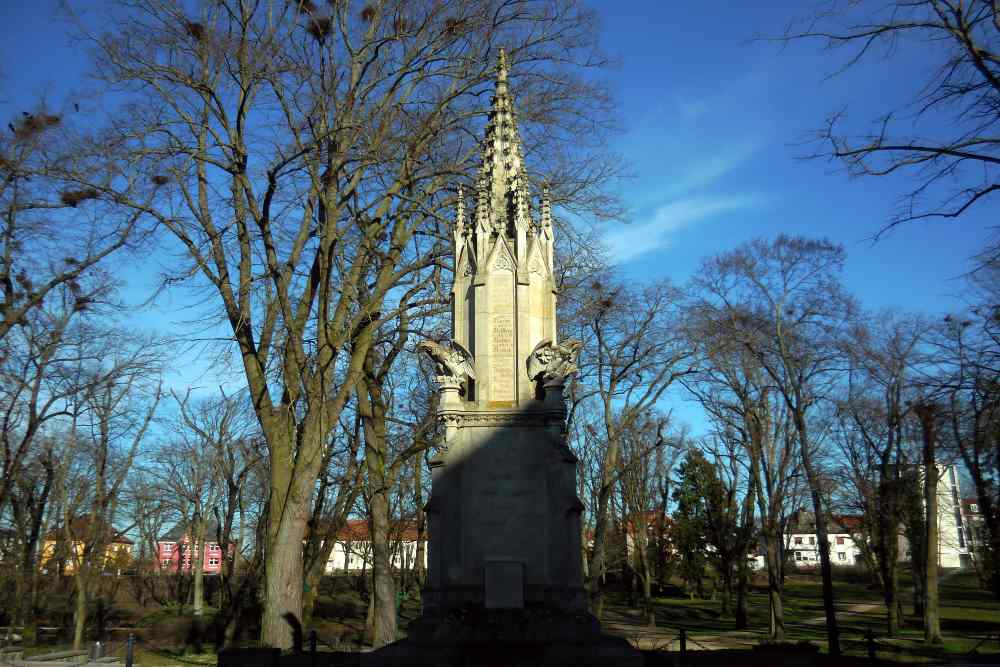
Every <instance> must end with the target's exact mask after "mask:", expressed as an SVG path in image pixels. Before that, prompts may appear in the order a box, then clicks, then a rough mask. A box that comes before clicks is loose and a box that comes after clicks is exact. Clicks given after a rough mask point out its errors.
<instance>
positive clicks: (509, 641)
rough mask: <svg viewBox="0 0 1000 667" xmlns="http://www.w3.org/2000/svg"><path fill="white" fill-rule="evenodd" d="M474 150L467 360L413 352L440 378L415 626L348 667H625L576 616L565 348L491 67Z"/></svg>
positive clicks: (577, 528) (505, 98)
mask: <svg viewBox="0 0 1000 667" xmlns="http://www.w3.org/2000/svg"><path fill="white" fill-rule="evenodd" d="M483 145H484V151H483V166H482V169H481V171H480V174H479V181H478V184H477V192H476V208H475V215H474V216H473V219H472V220H471V221H468V224H467V221H466V220H465V208H464V206H465V204H464V201H463V197H462V193H461V192H460V194H459V204H458V210H457V215H456V222H455V233H454V242H455V258H456V264H455V266H456V271H455V275H454V285H453V290H452V306H453V310H452V315H453V319H452V326H453V331H454V339H455V344H454V345H453V346H452V350H459V351H462V352H464V351H465V350H466V349H467V350H468V353H469V354H470V355H471V357H472V360H466V359H464V358H459V357H455V356H453V355H452V353H451V351H449V350H446V349H444V348H441V349H440V350H439V349H436V348H434V347H433V346H424V349H425V350H426V351H427V352H428V354H430V355H431V357H432V358H434V360H435V363H436V364H437V365H438V372H439V373H441V374H442V377H441V378H440V379H439V386H440V389H439V392H440V399H441V400H440V401H439V408H438V418H439V421H440V423H441V424H442V426H443V429H442V430H443V439H442V441H441V442H440V443H439V446H438V447H437V450H436V452H435V453H434V456H433V458H432V459H431V460H430V465H431V478H432V489H431V497H430V500H429V501H428V503H427V507H426V511H427V520H428V536H429V544H428V567H427V581H426V585H425V587H424V590H423V595H422V603H423V613H422V616H421V618H420V619H418V620H417V621H416V622H414V623H413V624H412V625H411V627H410V629H409V636H408V638H407V639H406V640H405V641H402V642H396V643H394V644H392V645H390V646H387V647H385V648H383V649H380V650H379V651H375V652H372V653H370V654H366V655H365V656H364V658H363V662H362V664H368V665H419V664H434V665H451V664H454V665H459V664H479V661H480V660H481V659H482V658H483V657H484V656H490V655H492V656H503V657H504V662H503V663H502V664H511V665H518V664H525V665H527V664H531V665H539V664H556V665H563V664H565V665H598V664H600V665H606V664H615V665H632V664H634V665H639V664H641V657H640V655H639V653H638V652H636V651H634V650H633V649H631V647H630V646H629V645H628V643H627V642H624V641H622V640H618V639H612V638H609V637H606V636H604V635H602V634H601V632H600V626H599V624H598V623H597V621H596V620H595V619H594V618H593V616H591V615H590V614H588V613H587V611H586V596H585V595H584V589H583V574H582V557H583V555H582V547H581V539H582V535H581V525H580V515H581V512H582V510H583V504H582V503H581V502H580V500H579V498H577V495H576V465H577V460H576V457H574V456H573V454H572V452H571V451H570V450H569V448H568V447H567V446H566V438H565V424H566V408H565V403H564V400H563V386H564V384H565V383H566V382H567V381H568V379H569V378H570V376H571V375H572V374H573V373H574V372H576V355H577V353H578V352H579V348H580V344H579V343H577V342H576V341H564V342H562V343H559V342H556V319H555V313H556V292H555V285H554V281H553V266H552V261H553V235H552V222H551V213H550V211H549V205H548V199H547V195H546V196H543V199H542V205H541V215H540V218H539V219H536V218H534V217H533V215H532V211H531V206H530V201H529V197H528V180H527V175H526V173H525V172H524V168H523V165H522V160H521V148H520V138H519V136H518V132H517V123H516V120H515V116H514V111H513V106H512V103H511V99H510V95H509V92H508V90H507V81H506V69H505V66H504V65H503V64H501V67H500V68H499V72H498V76H497V88H496V95H495V96H494V99H493V108H492V111H491V113H490V122H489V124H488V126H487V136H486V138H485V141H484V143H483ZM508 203H510V205H509V206H508ZM466 361H468V363H469V366H468V367H466V366H463V365H462V364H463V363H465V362H466ZM470 369H472V370H471V372H470ZM460 375H461V376H463V377H468V378H470V379H469V381H468V384H467V386H466V391H464V392H462V393H460V391H459V380H460V378H459V376H460Z"/></svg>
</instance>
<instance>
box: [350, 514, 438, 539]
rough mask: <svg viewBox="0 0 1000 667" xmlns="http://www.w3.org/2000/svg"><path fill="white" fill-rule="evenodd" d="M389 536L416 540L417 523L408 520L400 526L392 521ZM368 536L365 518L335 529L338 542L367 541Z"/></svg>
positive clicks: (351, 521)
mask: <svg viewBox="0 0 1000 667" xmlns="http://www.w3.org/2000/svg"><path fill="white" fill-rule="evenodd" d="M389 537H390V539H392V540H401V541H403V542H416V541H417V524H416V522H414V521H408V522H406V524H405V525H402V526H400V525H399V524H398V523H392V524H390V526H389ZM369 539H370V538H369V536H368V521H367V520H366V519H352V520H349V521H348V522H347V525H346V526H344V527H343V528H341V529H340V530H339V531H337V540H338V541H340V542H367V541H369ZM424 539H425V540H426V539H427V534H426V533H424Z"/></svg>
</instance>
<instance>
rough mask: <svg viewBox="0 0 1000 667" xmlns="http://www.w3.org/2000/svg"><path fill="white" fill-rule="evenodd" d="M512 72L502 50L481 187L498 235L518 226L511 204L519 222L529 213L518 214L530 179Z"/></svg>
mask: <svg viewBox="0 0 1000 667" xmlns="http://www.w3.org/2000/svg"><path fill="white" fill-rule="evenodd" d="M508 71H509V70H508V64H507V53H506V52H505V51H504V50H503V49H500V56H499V58H498V62H497V70H496V72H497V78H496V89H495V91H494V94H493V101H492V105H491V108H490V114H489V120H488V121H487V124H486V136H485V138H484V139H483V143H482V167H481V168H480V171H479V187H480V188H485V189H486V191H487V197H486V198H485V199H486V204H487V205H488V206H489V209H490V210H489V217H490V219H491V221H492V222H493V224H494V225H495V226H496V227H495V228H496V229H497V231H504V230H505V229H506V227H507V224H508V223H509V222H514V220H509V219H508V204H509V203H514V204H515V207H516V208H515V211H514V216H515V218H522V217H524V215H525V213H526V211H523V210H521V211H518V210H517V208H521V206H523V204H522V205H521V206H518V205H517V204H518V202H517V200H518V198H519V196H523V195H525V194H526V189H527V178H526V175H525V173H524V161H523V158H522V155H521V136H520V134H519V133H518V131H517V119H516V118H515V115H514V105H513V102H512V100H511V98H510V92H509V90H508V88H507V75H508ZM515 193H516V194H515ZM512 199H513V200H514V201H513V202H512ZM477 213H478V212H477ZM518 222H521V221H520V220H519V221H518Z"/></svg>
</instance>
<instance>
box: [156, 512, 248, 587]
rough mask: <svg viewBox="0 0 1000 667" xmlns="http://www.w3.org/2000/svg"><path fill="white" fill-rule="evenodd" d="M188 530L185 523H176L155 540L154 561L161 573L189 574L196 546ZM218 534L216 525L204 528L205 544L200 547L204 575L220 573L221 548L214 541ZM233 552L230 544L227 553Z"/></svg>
mask: <svg viewBox="0 0 1000 667" xmlns="http://www.w3.org/2000/svg"><path fill="white" fill-rule="evenodd" d="M189 528H190V526H189V525H188V524H186V523H178V524H177V525H176V526H174V527H173V528H171V529H170V530H169V531H167V532H166V533H165V534H164V535H163V536H162V537H160V539H159V540H157V542H156V560H157V563H158V564H159V566H160V571H161V572H172V573H176V572H184V573H189V572H191V568H192V566H193V563H194V560H195V554H196V553H197V549H198V545H197V544H194V542H193V540H192V538H191V535H190V534H189ZM218 534H219V526H218V525H217V524H209V525H208V526H207V527H206V528H205V543H204V545H202V546H201V548H202V549H203V551H202V558H201V570H202V572H203V573H204V574H209V575H213V574H219V573H220V572H222V567H223V562H222V560H223V556H222V547H221V546H220V545H219V543H218V541H217V539H216V536H217V535H218ZM233 551H234V548H233V545H232V544H230V545H229V553H230V554H232V553H233Z"/></svg>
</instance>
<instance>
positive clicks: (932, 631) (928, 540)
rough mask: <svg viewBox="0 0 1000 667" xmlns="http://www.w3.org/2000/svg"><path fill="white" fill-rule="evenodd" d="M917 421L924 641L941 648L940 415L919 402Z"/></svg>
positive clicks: (932, 404) (930, 404) (925, 402)
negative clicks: (921, 494) (920, 440)
mask: <svg viewBox="0 0 1000 667" xmlns="http://www.w3.org/2000/svg"><path fill="white" fill-rule="evenodd" d="M913 411H914V413H915V414H916V415H917V418H918V419H919V420H920V434H921V436H922V438H923V447H922V449H921V453H922V456H921V463H922V464H923V491H924V508H925V509H924V511H925V512H926V531H927V532H926V536H925V539H924V544H925V545H926V547H925V549H926V552H925V554H924V556H925V559H926V560H925V563H926V565H925V569H924V600H923V602H924V641H925V642H926V643H928V644H941V643H943V642H942V639H941V616H940V609H939V605H938V552H939V548H938V540H939V538H940V536H939V534H938V478H939V472H938V458H937V437H938V436H937V433H938V422H939V420H940V414H939V411H938V407H937V405H935V404H934V403H932V402H930V401H924V400H921V401H919V402H918V403H916V404H915V405H914V407H913Z"/></svg>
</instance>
